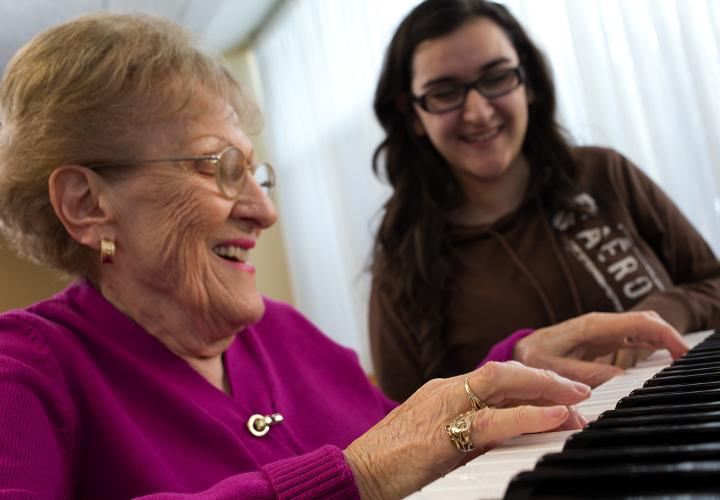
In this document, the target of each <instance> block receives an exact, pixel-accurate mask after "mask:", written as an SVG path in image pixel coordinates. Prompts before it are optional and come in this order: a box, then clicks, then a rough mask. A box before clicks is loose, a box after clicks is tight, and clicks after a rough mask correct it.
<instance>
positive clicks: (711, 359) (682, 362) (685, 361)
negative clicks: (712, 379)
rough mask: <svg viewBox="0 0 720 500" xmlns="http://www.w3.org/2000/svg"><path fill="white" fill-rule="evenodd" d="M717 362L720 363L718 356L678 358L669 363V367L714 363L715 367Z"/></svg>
mask: <svg viewBox="0 0 720 500" xmlns="http://www.w3.org/2000/svg"><path fill="white" fill-rule="evenodd" d="M718 361H720V357H718V356H710V355H703V356H683V357H682V358H678V359H676V360H675V361H673V362H672V363H670V366H688V365H690V366H692V365H701V364H708V363H715V365H716V366H717V363H718Z"/></svg>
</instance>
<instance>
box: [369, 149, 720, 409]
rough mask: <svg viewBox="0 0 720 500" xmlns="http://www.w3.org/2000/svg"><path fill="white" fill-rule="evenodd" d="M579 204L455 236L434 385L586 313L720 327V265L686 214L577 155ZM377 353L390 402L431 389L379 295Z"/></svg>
mask: <svg viewBox="0 0 720 500" xmlns="http://www.w3.org/2000/svg"><path fill="white" fill-rule="evenodd" d="M575 154H576V160H577V174H576V185H577V187H578V192H579V193H580V194H579V195H578V197H577V198H576V201H578V202H580V203H583V204H585V205H586V206H587V207H588V208H590V209H591V211H593V212H594V214H593V215H582V216H578V215H576V214H573V213H570V212H563V211H556V212H551V211H549V210H547V209H546V208H545V207H543V204H542V203H541V202H540V200H539V197H537V196H531V197H529V198H528V199H527V200H526V201H525V203H524V204H523V205H522V206H521V207H520V208H519V209H518V210H516V211H515V212H513V213H512V214H508V215H506V216H504V217H503V218H501V219H500V220H498V221H496V222H495V223H493V224H492V225H489V226H487V225H486V226H482V227H455V228H453V229H452V231H451V235H450V237H451V238H452V251H451V255H450V258H451V263H452V269H453V271H452V276H453V278H452V286H453V287H454V291H453V292H452V294H451V296H450V300H449V304H450V318H451V321H450V323H449V324H448V325H447V326H446V328H445V331H444V333H443V349H442V350H441V351H439V352H438V356H440V357H441V358H442V360H441V363H440V367H441V368H440V369H439V370H438V372H437V373H436V374H434V375H435V376H449V375H453V374H458V373H462V372H466V371H469V370H472V369H473V368H474V367H475V366H476V365H477V363H478V362H479V361H480V360H482V358H483V357H484V356H485V355H486V354H487V352H488V350H489V349H490V348H491V347H492V346H493V345H494V344H495V343H497V342H499V341H501V340H503V339H504V338H505V337H507V336H508V335H510V334H511V333H512V332H513V331H515V330H518V329H520V328H540V327H543V326H547V325H551V324H554V323H557V322H559V321H563V320H565V319H568V318H572V317H574V316H578V315H580V314H583V313H587V312H591V311H611V312H612V311H626V310H629V309H635V310H655V311H657V312H658V313H659V314H660V315H661V316H662V317H663V318H664V319H665V320H666V321H668V322H670V323H671V324H672V325H673V326H675V328H677V329H678V330H679V331H681V332H683V333H685V332H689V331H695V330H701V329H707V328H711V327H717V326H720V261H718V259H717V257H716V256H715V255H714V254H713V252H712V250H711V249H710V248H709V246H708V245H707V243H706V242H705V241H704V240H703V238H702V237H701V236H700V235H699V234H698V232H697V231H696V230H695V228H694V227H693V226H692V225H691V224H690V222H688V221H687V219H685V217H684V216H683V215H682V213H681V212H680V210H679V209H678V208H677V207H676V206H675V205H674V204H673V203H672V201H671V200H670V199H669V198H668V197H667V196H666V195H665V194H664V193H663V192H662V191H661V190H660V188H659V187H658V186H657V185H655V184H654V183H653V182H652V181H651V180H650V179H649V178H648V177H647V176H646V175H645V174H643V173H642V172H641V171H640V170H639V169H638V168H637V167H635V166H634V165H633V164H632V163H630V162H629V161H628V160H627V159H626V158H624V157H623V156H621V155H620V154H618V153H616V152H614V151H611V150H608V149H602V148H577V149H576V150H575ZM369 324H370V343H371V348H372V355H373V360H374V364H375V370H376V376H377V378H378V381H379V383H380V386H381V388H382V389H383V390H384V391H385V393H386V394H387V395H388V396H390V397H391V398H394V399H396V400H399V401H402V400H404V399H405V398H407V397H408V396H409V395H410V394H412V393H413V392H414V391H415V390H416V389H417V388H418V387H420V385H422V384H423V383H424V382H426V377H425V376H423V372H424V370H423V367H422V366H420V356H419V355H418V347H417V343H416V342H415V339H413V338H411V334H410V332H409V331H408V330H407V329H405V328H403V327H402V325H398V324H397V322H396V321H395V320H394V318H390V317H389V316H388V315H387V314H385V313H384V312H383V309H382V307H381V306H380V304H379V300H378V298H377V295H376V294H375V292H374V291H373V293H372V294H371V299H370V318H369Z"/></svg>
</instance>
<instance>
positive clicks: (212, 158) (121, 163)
mask: <svg viewBox="0 0 720 500" xmlns="http://www.w3.org/2000/svg"><path fill="white" fill-rule="evenodd" d="M233 149H234V150H235V151H237V152H238V153H239V154H240V155H241V156H242V157H243V158H244V159H245V162H244V169H243V177H244V176H245V175H247V174H248V171H249V172H250V177H251V178H253V179H254V178H255V177H254V174H255V172H256V171H257V169H258V167H261V166H264V167H265V168H266V169H267V171H268V174H269V178H270V181H271V185H270V187H268V188H267V191H265V190H264V189H263V187H262V186H260V188H261V189H263V193H265V195H266V196H267V197H270V196H271V195H272V193H273V191H274V190H275V185H276V177H275V169H274V168H273V166H272V165H270V164H269V163H268V162H261V163H253V162H251V161H250V160H248V158H247V156H245V154H244V153H243V152H242V151H241V150H240V148H237V147H235V146H228V147H226V148H225V149H223V150H222V151H220V152H219V153H214V154H208V155H196V156H173V157H170V158H153V159H149V160H143V159H140V160H118V161H110V162H102V163H92V164H90V165H85V167H86V168H89V169H90V170H96V169H99V168H105V167H125V166H130V165H141V164H143V163H164V162H172V163H174V162H178V161H209V162H211V163H212V164H213V167H214V169H215V183H216V184H217V187H218V189H219V190H220V193H221V194H222V195H223V196H224V197H225V198H227V199H229V200H237V199H239V198H240V195H239V194H238V196H230V195H229V194H228V193H227V191H226V190H225V188H224V187H223V182H222V181H221V180H220V173H219V172H220V169H219V168H218V166H219V165H220V159H221V158H222V156H223V155H224V154H226V153H227V152H228V151H230V150H233Z"/></svg>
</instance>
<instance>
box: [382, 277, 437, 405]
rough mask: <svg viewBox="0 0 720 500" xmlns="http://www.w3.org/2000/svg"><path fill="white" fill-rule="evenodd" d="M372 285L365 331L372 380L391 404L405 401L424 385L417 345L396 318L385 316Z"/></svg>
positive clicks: (390, 315)
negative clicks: (373, 377)
mask: <svg viewBox="0 0 720 500" xmlns="http://www.w3.org/2000/svg"><path fill="white" fill-rule="evenodd" d="M387 307H388V306H387V304H383V303H382V301H381V299H380V294H379V293H378V291H377V289H376V286H375V284H373V287H372V291H371V292H370V305H369V312H368V328H369V331H370V351H371V354H372V360H373V367H374V369H375V373H374V375H375V377H376V379H377V382H378V385H379V386H380V389H382V391H383V392H384V393H385V394H386V395H387V396H388V397H390V398H391V399H394V400H395V401H400V402H402V401H405V400H406V399H407V398H408V397H410V396H411V395H412V394H413V393H414V392H415V391H416V390H417V389H418V388H419V387H420V386H421V385H423V384H424V383H425V382H426V379H425V377H424V376H423V369H422V367H421V366H420V359H421V356H420V351H419V347H418V345H417V342H416V341H415V339H414V338H413V337H412V335H411V333H410V332H409V331H408V329H407V328H403V326H402V325H401V324H399V321H398V319H397V316H395V315H392V314H389V313H388V311H387V310H386V308H387Z"/></svg>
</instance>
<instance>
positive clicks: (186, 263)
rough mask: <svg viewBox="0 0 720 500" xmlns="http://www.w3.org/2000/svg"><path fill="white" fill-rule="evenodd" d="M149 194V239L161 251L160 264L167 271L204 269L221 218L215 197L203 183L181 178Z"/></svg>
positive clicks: (163, 181) (171, 179) (168, 181)
mask: <svg viewBox="0 0 720 500" xmlns="http://www.w3.org/2000/svg"><path fill="white" fill-rule="evenodd" d="M153 184H154V185H155V186H156V188H155V189H152V191H151V192H148V193H147V197H146V203H147V204H146V205H145V206H147V207H148V210H147V213H148V214H149V217H148V218H147V219H146V221H147V227H146V228H145V229H146V231H149V232H150V234H148V235H147V238H148V239H149V240H150V241H152V242H153V244H154V245H156V246H157V248H158V252H159V253H158V257H159V260H160V264H161V265H163V266H164V267H166V269H175V270H180V269H179V268H180V267H182V268H184V269H185V270H187V269H200V268H201V266H198V264H201V263H202V262H200V261H202V260H203V259H207V258H208V255H207V251H205V247H206V246H207V238H208V236H209V235H210V234H211V233H210V232H211V230H212V226H213V222H215V219H218V218H219V217H220V214H219V210H218V209H217V207H215V210H213V198H214V197H213V194H212V193H211V192H210V191H209V190H208V189H207V188H206V187H205V186H204V185H203V184H202V182H192V180H191V179H187V178H184V179H178V178H177V177H173V178H165V179H162V181H161V182H159V183H153Z"/></svg>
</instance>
